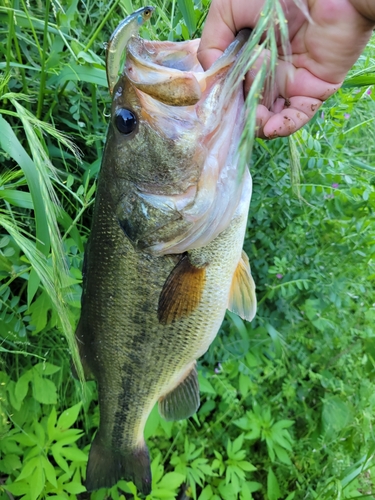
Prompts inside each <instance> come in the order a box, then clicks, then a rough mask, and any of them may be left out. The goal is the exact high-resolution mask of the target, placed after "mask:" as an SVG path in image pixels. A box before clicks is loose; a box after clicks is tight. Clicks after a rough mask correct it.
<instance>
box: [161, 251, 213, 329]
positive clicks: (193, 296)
mask: <svg viewBox="0 0 375 500" xmlns="http://www.w3.org/2000/svg"><path fill="white" fill-rule="evenodd" d="M205 281H206V269H205V267H196V266H194V265H193V264H191V262H190V260H189V255H188V254H185V255H184V256H183V257H182V258H181V260H180V261H179V262H178V264H177V265H176V266H175V267H174V268H173V269H172V271H171V273H170V275H169V276H168V278H167V280H166V282H165V283H164V286H163V289H162V291H161V294H160V297H159V306H158V318H159V321H160V323H162V324H164V325H168V324H170V323H173V321H176V320H178V319H180V318H183V317H186V316H188V315H189V314H190V313H191V312H192V311H194V310H195V309H196V308H197V307H198V305H199V302H200V301H201V298H202V292H203V288H204V284H205Z"/></svg>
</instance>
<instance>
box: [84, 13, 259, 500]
mask: <svg viewBox="0 0 375 500" xmlns="http://www.w3.org/2000/svg"><path fill="white" fill-rule="evenodd" d="M145 9H149V11H148V13H149V12H150V9H151V12H152V8H150V7H146V8H145ZM145 9H140V10H139V11H137V13H135V14H137V15H136V16H134V15H133V17H132V18H131V19H130V20H129V19H128V21H127V22H126V23H125V24H124V26H128V25H129V26H130V29H131V36H130V37H126V33H124V34H123V33H121V32H120V33H117V34H116V36H120V38H121V37H123V36H125V37H126V41H127V43H126V49H125V52H126V63H125V68H124V71H123V73H122V75H121V77H120V78H119V80H118V82H117V83H116V84H113V81H114V80H113V78H114V75H116V72H117V69H118V68H117V64H119V63H118V61H119V58H116V62H115V63H114V67H111V68H109V71H108V68H107V72H108V74H109V75H111V82H109V83H110V87H111V85H112V88H113V93H112V96H113V102H112V113H111V122H110V125H109V131H108V136H107V142H106V146H105V151H104V157H103V162H102V167H101V171H100V176H99V182H98V189H97V195H96V202H95V209H94V217H93V223H92V230H91V234H90V238H89V243H88V247H87V251H86V256H85V263H84V272H83V274H84V279H83V296H82V313H81V318H80V321H79V324H78V327H77V332H76V336H77V341H78V345H79V350H80V356H81V360H82V364H83V368H84V372H85V376H86V377H87V378H90V377H94V378H95V379H96V380H97V383H98V391H99V406H100V426H99V430H98V432H97V434H96V436H95V438H94V440H93V443H92V446H91V450H90V455H89V462H88V467H87V477H86V483H85V484H86V487H87V489H88V490H89V491H91V490H95V489H98V488H102V487H111V486H113V485H114V484H115V483H116V482H117V481H118V480H119V479H120V478H124V479H126V480H132V481H133V482H134V483H135V484H136V486H137V488H138V489H139V490H140V491H141V492H142V493H144V494H148V493H149V492H150V491H151V472H150V459H149V454H148V450H147V447H146V444H145V441H144V437H143V430H144V426H145V424H146V420H147V418H148V416H149V414H150V412H151V410H152V408H153V406H154V405H155V403H157V402H158V405H159V412H160V414H161V415H162V416H163V417H164V418H165V419H167V420H178V419H184V418H187V417H189V416H191V415H192V414H194V413H195V412H196V411H197V409H198V407H199V386H198V380H197V371H196V359H197V358H199V357H200V356H202V355H203V354H204V353H205V352H206V350H207V349H208V347H209V345H210V344H211V342H212V341H213V339H214V338H215V336H216V334H217V332H218V330H219V328H220V325H221V322H222V320H223V317H224V314H225V310H226V309H227V308H229V309H231V310H232V311H234V312H237V313H238V314H240V315H241V316H242V317H243V318H246V319H248V320H251V319H252V318H253V316H254V314H255V308H256V299H255V286H254V282H253V280H252V277H251V274H250V267H249V261H248V259H247V256H246V255H245V254H244V253H243V252H242V244H243V239H244V233H245V228H246V221H247V214H248V209H249V203H250V197H251V178H250V175H249V173H248V170H247V169H246V170H245V171H243V172H240V171H239V170H238V168H237V162H238V154H237V145H238V141H239V137H240V134H241V132H242V128H243V122H242V119H241V116H242V113H241V111H242V107H243V94H242V85H241V84H239V85H238V87H236V88H233V87H231V88H228V86H226V85H225V84H226V82H227V81H228V77H229V75H230V73H231V70H232V68H233V65H234V64H235V62H236V60H237V58H238V54H239V53H240V51H241V47H242V46H243V45H244V43H245V41H246V39H247V37H248V34H247V33H245V32H241V33H240V34H239V35H238V37H237V39H236V40H235V41H234V42H233V43H232V44H231V45H230V46H229V48H228V49H227V51H226V52H225V53H224V54H223V55H222V57H221V58H220V59H219V60H218V61H217V62H216V63H215V64H214V65H213V67H212V68H211V69H210V70H208V71H206V72H204V71H203V70H202V68H201V66H200V65H199V63H198V60H197V57H196V52H197V48H198V44H199V40H193V41H188V42H181V43H172V42H152V41H146V40H142V39H141V38H139V37H138V36H135V31H136V30H134V28H135V27H136V23H138V24H139V25H140V24H142V22H143V20H142V17H140V16H142V15H143V14H144V11H145ZM147 15H148V14H147ZM148 17H149V16H148ZM126 29H127V28H126ZM120 45H121V44H120ZM109 64H111V63H109ZM116 76H117V75H116ZM115 79H116V78H115Z"/></svg>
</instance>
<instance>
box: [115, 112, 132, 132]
mask: <svg viewBox="0 0 375 500" xmlns="http://www.w3.org/2000/svg"><path fill="white" fill-rule="evenodd" d="M115 125H116V128H117V130H118V131H119V132H120V133H121V134H124V135H129V134H131V133H132V132H133V131H134V130H135V129H136V127H137V117H136V115H135V114H134V113H133V111H130V109H126V108H121V109H119V110H117V111H116V114H115Z"/></svg>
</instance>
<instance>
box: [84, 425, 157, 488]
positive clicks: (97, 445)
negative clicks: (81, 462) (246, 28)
mask: <svg viewBox="0 0 375 500" xmlns="http://www.w3.org/2000/svg"><path fill="white" fill-rule="evenodd" d="M103 443H104V440H103V439H102V438H101V435H100V431H99V432H98V433H97V435H96V436H95V438H94V441H93V442H92V445H91V449H90V454H89V461H88V464H87V471H86V481H85V486H86V489H87V491H95V490H98V489H100V488H111V487H112V486H114V485H115V484H116V483H117V482H118V481H119V480H120V479H125V480H126V481H133V483H134V484H135V485H136V487H137V489H138V490H139V491H140V492H141V493H143V495H149V494H150V493H151V468H150V456H149V453H148V449H147V446H146V444H144V445H143V446H142V447H140V448H136V449H129V450H125V451H123V450H113V449H111V448H108V447H107V446H105V445H104V444H103Z"/></svg>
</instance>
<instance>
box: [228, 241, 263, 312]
mask: <svg viewBox="0 0 375 500" xmlns="http://www.w3.org/2000/svg"><path fill="white" fill-rule="evenodd" d="M228 309H229V310H230V311H232V312H234V313H235V314H238V316H240V317H241V318H242V319H246V320H247V321H251V320H252V319H253V318H254V316H255V313H256V310H257V298H256V295H255V283H254V280H253V277H252V276H251V271H250V264H249V258H248V256H247V255H246V253H245V252H244V251H243V250H242V257H241V259H240V261H239V263H238V266H237V269H236V270H235V272H234V275H233V279H232V285H231V288H230V295H229V303H228Z"/></svg>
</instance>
